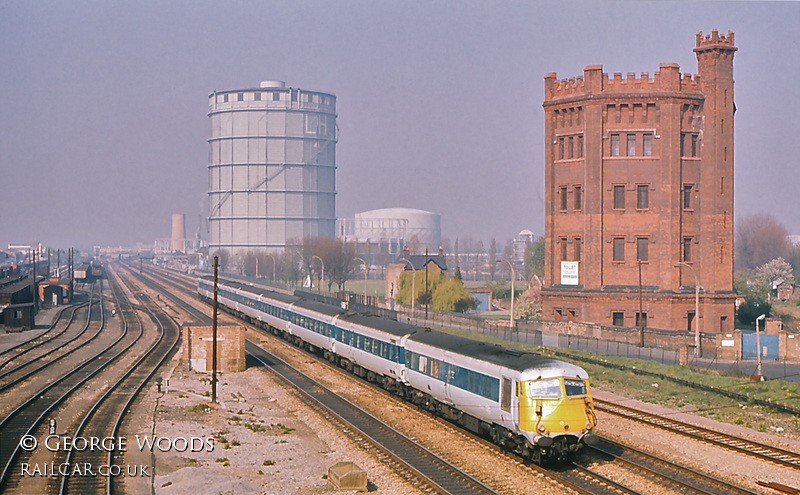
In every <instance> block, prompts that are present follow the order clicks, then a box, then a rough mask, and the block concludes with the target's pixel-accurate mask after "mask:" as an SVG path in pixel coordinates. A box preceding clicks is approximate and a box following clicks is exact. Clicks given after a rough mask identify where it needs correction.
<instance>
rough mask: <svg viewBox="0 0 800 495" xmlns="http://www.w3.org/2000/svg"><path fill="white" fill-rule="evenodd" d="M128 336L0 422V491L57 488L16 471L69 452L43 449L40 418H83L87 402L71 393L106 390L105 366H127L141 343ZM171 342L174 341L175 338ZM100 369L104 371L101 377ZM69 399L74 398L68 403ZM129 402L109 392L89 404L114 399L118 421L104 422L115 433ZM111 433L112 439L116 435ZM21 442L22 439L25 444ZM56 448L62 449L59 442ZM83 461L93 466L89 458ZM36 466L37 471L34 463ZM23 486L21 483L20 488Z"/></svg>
mask: <svg viewBox="0 0 800 495" xmlns="http://www.w3.org/2000/svg"><path fill="white" fill-rule="evenodd" d="M100 321H101V326H102V327H104V326H105V309H104V304H103V303H102V299H101V303H100ZM173 327H175V334H176V335H177V328H176V326H175V325H174V323H173ZM132 333H133V332H128V330H127V325H126V326H125V328H124V329H123V331H122V332H121V335H120V336H119V337H118V338H117V339H116V340H114V341H113V342H111V343H110V344H108V345H106V346H105V347H104V348H103V349H101V350H100V351H98V352H95V351H92V352H91V356H89V357H88V358H87V359H84V360H83V361H82V362H80V363H76V364H74V365H72V364H71V365H70V367H71V369H70V370H69V371H68V372H66V373H64V374H62V375H61V376H58V377H56V378H54V379H53V380H51V382H50V383H49V384H48V385H47V386H46V387H43V388H42V389H41V390H39V391H38V392H37V393H36V394H35V395H34V396H33V397H31V398H30V399H28V400H26V401H25V402H24V403H23V404H22V405H20V406H19V407H18V408H16V409H15V410H14V411H12V412H11V413H10V414H9V415H8V416H7V417H5V418H4V419H3V420H2V421H0V491H14V490H16V489H18V488H19V487H20V486H23V485H24V486H26V487H29V485H30V484H33V485H34V486H35V489H36V491H38V492H45V491H47V492H50V491H54V490H55V489H56V488H57V487H56V486H54V485H55V483H52V482H53V481H54V480H55V479H56V478H53V477H52V473H48V474H49V475H50V477H49V478H48V477H47V475H46V476H45V479H44V480H42V479H33V480H31V479H29V478H23V474H24V473H23V472H22V469H21V466H22V463H28V464H29V465H30V460H31V458H32V457H34V458H35V459H36V461H37V463H38V462H39V461H41V460H43V459H44V458H45V457H46V458H47V459H46V460H47V461H51V460H52V459H54V458H55V459H57V460H58V461H59V463H61V462H64V460H65V459H66V457H67V455H70V454H69V452H70V451H69V450H68V449H66V448H64V447H61V448H59V449H58V452H56V453H55V454H53V453H51V452H47V449H45V448H43V445H42V442H43V441H44V439H45V437H46V436H47V433H48V432H47V430H46V428H45V427H44V425H43V424H42V423H43V422H44V419H45V417H46V416H48V415H49V416H51V417H53V416H57V415H58V414H59V413H60V412H61V411H64V410H65V408H66V409H69V410H70V411H72V414H75V411H76V410H77V411H79V414H81V415H83V414H84V413H85V412H86V410H87V409H89V408H91V405H92V404H91V403H90V404H89V405H87V406H83V405H82V402H81V400H82V397H81V396H76V395H77V394H75V392H76V391H78V390H81V389H83V388H84V387H89V388H93V387H97V388H103V389H105V387H106V386H107V385H106V383H107V381H108V380H112V381H113V378H110V375H109V374H111V375H113V374H115V373H116V371H115V370H114V368H110V366H111V365H112V364H116V363H124V365H123V366H122V367H123V368H125V367H126V366H127V364H126V363H127V361H130V360H131V359H132V357H133V354H132V352H133V351H131V347H132V346H133V345H134V344H136V343H137V341H138V340H139V339H140V338H141V335H132ZM129 334H130V335H129ZM175 340H177V337H176V339H175ZM173 348H174V346H173ZM87 355H88V353H87ZM140 368H141V366H138V367H135V369H137V370H138V369H140ZM104 370H108V371H106V372H105V373H102V374H100V373H101V372H103V371H104ZM154 370H155V368H152V370H151V371H154ZM136 373H137V371H134V372H133V374H132V375H131V376H134V375H135V374H136ZM148 376H149V375H148ZM132 381H136V379H135V378H133V379H132ZM140 381H146V378H144V379H142V378H140ZM95 382H97V384H96V385H95V384H94V383H95ZM117 392H118V390H117ZM73 396H76V397H75V398H74V399H73ZM134 397H135V395H132V396H130V398H129V400H128V401H127V402H125V404H124V406H121V407H120V404H119V401H117V394H115V393H112V392H109V393H107V394H106V395H105V396H104V397H102V398H100V399H98V400H95V401H93V402H95V403H98V404H101V403H103V402H105V401H106V399H108V398H113V399H112V400H114V401H117V404H116V406H112V407H110V409H108V411H112V410H116V411H117V413H118V414H119V416H118V418H119V419H118V420H117V422H114V421H111V420H110V419H109V420H108V422H109V423H110V424H112V425H115V428H118V425H119V422H120V421H121V418H122V415H123V414H124V411H125V410H126V409H127V407H128V406H129V405H130V403H131V402H132V400H133V398H134ZM102 407H103V406H98V408H102ZM98 410H99V409H98ZM80 411H82V412H80ZM108 414H109V413H101V416H106V417H108ZM90 416H92V413H89V414H88V415H87V416H86V417H87V418H89V417H90ZM68 417H69V416H68ZM90 419H91V418H90ZM70 421H71V420H70ZM87 424H88V423H87ZM70 426H72V425H71V423H70V424H67V425H66V426H65V428H69V427H70ZM112 434H116V432H113V433H112ZM73 437H77V434H76V435H73ZM101 437H102V436H101ZM64 438H65V437H64V436H62V435H59V439H64ZM23 439H25V441H24V442H23ZM32 439H33V440H38V441H39V443H38V447H39V448H38V450H37V448H35V447H34V448H30V446H31V444H30V443H26V442H29V441H30V440H32ZM59 445H62V444H61V443H59ZM26 447H28V448H26ZM72 455H74V454H72ZM108 456H109V457H108V463H109V464H110V463H111V462H113V460H114V459H113V458H112V457H113V456H114V453H113V452H109V453H108ZM117 457H118V456H117ZM117 461H119V459H117ZM87 462H96V461H95V460H94V459H93V460H92V461H87ZM59 463H57V464H56V467H58V466H59ZM36 465H37V466H39V464H36ZM51 466H52V465H51ZM95 466H96V465H95ZM51 469H52V468H51ZM39 478H41V477H39ZM90 478H94V476H91V477H88V478H86V479H90ZM23 481H24V482H25V483H24V484H23ZM48 483H52V484H48ZM76 486H77V485H76ZM65 489H66V490H70V488H69V483H65ZM26 490H27V491H30V490H29V489H28V488H26ZM71 491H72V492H74V493H90V492H98V493H99V492H100V491H103V492H106V491H107V488H106V489H103V490H101V489H100V488H98V487H95V486H88V487H87V486H77V487H76V488H74V489H72V490H71Z"/></svg>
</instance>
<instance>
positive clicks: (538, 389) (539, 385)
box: [528, 378, 561, 397]
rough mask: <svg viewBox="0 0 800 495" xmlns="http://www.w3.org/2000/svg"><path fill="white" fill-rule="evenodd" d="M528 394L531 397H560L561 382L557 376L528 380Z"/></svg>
mask: <svg viewBox="0 0 800 495" xmlns="http://www.w3.org/2000/svg"><path fill="white" fill-rule="evenodd" d="M528 395H529V396H531V397H561V383H559V381H558V378H552V379H550V380H538V381H535V382H528Z"/></svg>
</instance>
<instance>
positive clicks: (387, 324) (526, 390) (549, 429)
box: [198, 277, 597, 463]
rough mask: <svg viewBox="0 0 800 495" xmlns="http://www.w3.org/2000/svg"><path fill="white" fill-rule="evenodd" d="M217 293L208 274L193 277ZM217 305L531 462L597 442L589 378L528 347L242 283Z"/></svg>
mask: <svg viewBox="0 0 800 495" xmlns="http://www.w3.org/2000/svg"><path fill="white" fill-rule="evenodd" d="M198 292H199V294H200V295H201V296H202V297H204V298H205V299H208V300H210V299H211V298H212V297H213V279H212V278H211V277H203V278H201V279H200V280H199V281H198ZM218 301H219V304H220V305H221V306H223V307H225V308H227V309H228V310H229V311H231V312H233V313H235V314H239V315H241V316H243V317H245V318H247V319H249V320H250V321H252V322H254V323H259V322H261V323H262V324H265V326H268V328H271V329H272V331H273V332H275V333H279V334H282V335H283V336H284V338H286V339H288V340H291V341H293V342H294V343H295V344H297V345H300V346H302V347H305V348H307V349H309V350H311V351H314V352H318V353H319V354H321V355H322V356H323V357H325V358H326V359H328V360H329V361H331V362H333V363H336V364H338V365H339V366H342V367H343V368H345V369H347V370H349V371H351V372H353V373H355V374H356V375H358V376H361V377H363V378H366V379H368V380H370V381H373V382H376V383H380V384H381V385H382V386H383V387H384V388H386V389H387V390H389V391H391V392H393V393H396V394H398V395H399V396H401V397H404V398H405V399H408V400H410V401H412V402H414V403H415V404H417V405H418V406H420V407H423V408H426V409H428V410H429V411H431V412H434V413H436V414H440V415H441V416H443V417H445V418H447V419H450V420H452V421H455V422H458V423H459V424H461V425H462V426H464V427H466V428H467V429H469V430H472V431H474V432H475V433H478V434H482V435H486V436H488V437H491V438H492V439H493V441H495V442H496V443H498V444H500V445H502V446H504V447H505V448H507V449H509V450H512V451H515V452H518V453H520V454H521V455H523V456H524V457H526V458H528V459H531V460H533V461H534V462H537V463H538V462H542V461H543V460H546V459H554V460H560V459H565V458H567V457H569V456H570V455H573V454H574V453H576V452H577V451H578V450H579V449H580V447H581V445H583V444H584V443H593V442H594V441H595V440H596V437H595V436H594V434H593V430H594V428H595V426H596V423H597V420H596V418H595V415H594V409H593V405H592V399H591V393H590V390H589V383H588V375H587V373H586V372H585V371H584V370H583V369H582V368H580V367H578V366H575V365H572V364H569V363H565V362H563V361H559V360H556V359H553V358H549V357H546V356H541V355H538V354H535V353H531V352H523V351H517V350H512V349H507V348H504V347H501V346H498V345H494V344H487V343H483V342H478V341H474V340H471V339H466V338H463V337H457V336H453V335H450V334H445V333H441V332H436V331H431V330H430V329H427V328H420V327H416V326H413V325H409V324H404V323H400V322H397V321H395V320H391V319H387V318H382V317H379V316H375V315H370V314H362V313H356V312H352V311H348V310H346V309H343V308H342V307H338V306H333V305H330V304H325V303H322V302H317V301H310V300H307V299H304V298H302V297H298V296H290V295H287V294H283V293H280V292H275V291H272V290H269V289H266V288H262V287H254V286H251V285H246V284H242V283H239V282H234V281H229V280H224V281H220V283H219V288H218Z"/></svg>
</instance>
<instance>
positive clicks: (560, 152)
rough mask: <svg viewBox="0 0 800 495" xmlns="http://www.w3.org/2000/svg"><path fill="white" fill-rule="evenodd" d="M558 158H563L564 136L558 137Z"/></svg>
mask: <svg viewBox="0 0 800 495" xmlns="http://www.w3.org/2000/svg"><path fill="white" fill-rule="evenodd" d="M558 159H559V160H563V159H564V138H558Z"/></svg>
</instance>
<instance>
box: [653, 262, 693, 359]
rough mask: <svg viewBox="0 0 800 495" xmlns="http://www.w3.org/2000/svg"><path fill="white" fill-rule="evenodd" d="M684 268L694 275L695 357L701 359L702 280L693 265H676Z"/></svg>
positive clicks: (681, 263)
mask: <svg viewBox="0 0 800 495" xmlns="http://www.w3.org/2000/svg"><path fill="white" fill-rule="evenodd" d="M682 266H685V267H688V268H689V269H690V270H692V274H694V357H695V359H697V358H699V357H700V278H699V277H698V276H697V272H696V271H695V270H694V267H693V266H692V265H690V264H688V263H684V262H683V261H681V262H679V263H675V268H680V267H682ZM639 318H641V316H640V317H639Z"/></svg>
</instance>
